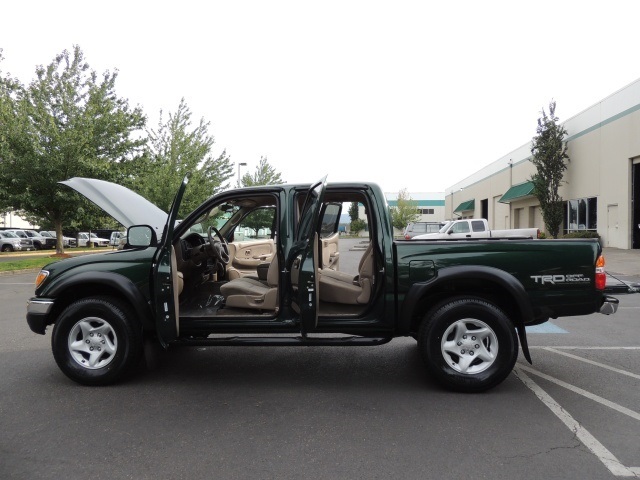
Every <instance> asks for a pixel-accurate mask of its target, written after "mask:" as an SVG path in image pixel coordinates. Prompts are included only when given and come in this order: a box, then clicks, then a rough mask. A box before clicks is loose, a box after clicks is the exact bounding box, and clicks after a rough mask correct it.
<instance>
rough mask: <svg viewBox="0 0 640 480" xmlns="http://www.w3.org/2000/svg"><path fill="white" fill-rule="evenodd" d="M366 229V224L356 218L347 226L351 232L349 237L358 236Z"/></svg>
mask: <svg viewBox="0 0 640 480" xmlns="http://www.w3.org/2000/svg"><path fill="white" fill-rule="evenodd" d="M365 228H367V222H365V221H364V220H362V219H360V218H356V219H355V220H353V221H352V222H351V224H350V225H349V230H350V231H351V235H355V236H358V235H359V234H360V232H361V231H363V230H364V229H365Z"/></svg>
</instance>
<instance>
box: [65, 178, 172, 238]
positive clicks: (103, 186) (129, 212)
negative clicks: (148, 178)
mask: <svg viewBox="0 0 640 480" xmlns="http://www.w3.org/2000/svg"><path fill="white" fill-rule="evenodd" d="M60 183H62V184H63V185H66V186H68V187H71V188H73V189H74V190H75V191H76V192H78V193H80V194H81V195H84V196H85V197H87V198H88V199H89V200H91V201H92V202H93V203H95V204H96V205H97V206H99V207H100V208H101V209H103V210H104V211H105V212H107V213H108V214H109V215H111V216H112V217H113V218H115V219H116V220H117V221H118V222H120V223H121V224H122V225H124V227H125V228H129V227H131V226H132V225H149V226H151V227H153V229H154V230H155V231H156V234H157V235H158V238H160V236H161V235H162V230H163V229H164V226H165V224H166V223H167V214H166V213H165V212H163V211H162V210H160V209H159V208H158V207H156V206H155V205H154V204H153V203H151V202H150V201H149V200H147V199H146V198H144V197H142V196H140V195H138V194H137V193H135V192H132V191H131V190H129V189H128V188H126V187H123V186H122V185H117V184H115V183H111V182H106V181H104V180H96V179H95V178H82V177H74V178H70V179H69V180H65V181H63V182H60Z"/></svg>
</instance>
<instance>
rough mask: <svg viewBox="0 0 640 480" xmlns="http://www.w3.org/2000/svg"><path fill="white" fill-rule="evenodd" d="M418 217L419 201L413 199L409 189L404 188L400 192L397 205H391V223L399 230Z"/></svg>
mask: <svg viewBox="0 0 640 480" xmlns="http://www.w3.org/2000/svg"><path fill="white" fill-rule="evenodd" d="M418 218H420V215H419V214H418V202H416V201H414V200H412V199H411V196H410V195H409V192H408V191H407V189H406V188H403V189H402V190H400V192H398V198H397V200H396V206H395V207H391V223H392V225H393V226H394V227H395V228H397V229H398V230H402V229H404V228H405V227H406V226H407V224H408V223H411V222H415V221H416V220H418Z"/></svg>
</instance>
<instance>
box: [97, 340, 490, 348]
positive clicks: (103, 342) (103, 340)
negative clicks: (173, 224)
mask: <svg viewBox="0 0 640 480" xmlns="http://www.w3.org/2000/svg"><path fill="white" fill-rule="evenodd" d="M100 343H103V344H104V340H102V342H100ZM476 348H478V346H477V345H476Z"/></svg>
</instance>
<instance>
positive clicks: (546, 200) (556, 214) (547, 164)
mask: <svg viewBox="0 0 640 480" xmlns="http://www.w3.org/2000/svg"><path fill="white" fill-rule="evenodd" d="M555 112H556V102H554V101H553V100H552V101H551V102H550V103H549V115H547V113H546V112H545V111H544V108H543V109H542V112H541V113H542V116H541V117H540V118H538V127H537V129H536V133H537V135H536V136H535V137H533V140H532V141H531V154H532V158H531V163H533V165H534V166H535V167H536V173H535V174H534V175H533V176H532V177H531V181H532V182H533V185H534V192H533V193H534V195H535V196H536V197H537V199H538V201H539V202H540V210H541V211H542V219H543V220H544V224H545V226H546V229H547V232H548V233H549V234H550V235H551V236H552V237H553V238H558V234H559V233H560V227H561V226H562V220H563V218H564V202H563V200H562V197H561V196H560V195H559V194H558V189H559V187H560V185H561V184H562V177H563V176H564V171H565V170H566V169H567V164H566V163H565V160H566V161H567V162H568V161H570V159H569V155H567V144H566V142H565V141H564V138H565V137H566V136H567V131H566V130H565V128H564V126H563V125H560V124H558V117H556V114H555Z"/></svg>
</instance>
